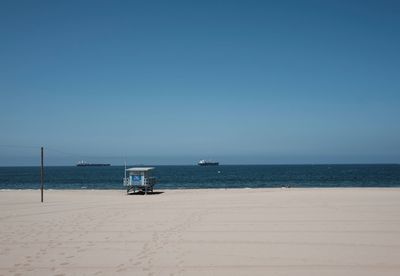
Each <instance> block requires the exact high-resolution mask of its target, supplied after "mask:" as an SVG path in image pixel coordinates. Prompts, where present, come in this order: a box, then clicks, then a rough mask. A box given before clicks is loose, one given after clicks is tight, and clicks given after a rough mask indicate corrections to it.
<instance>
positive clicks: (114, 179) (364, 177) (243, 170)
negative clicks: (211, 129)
mask: <svg viewBox="0 0 400 276" xmlns="http://www.w3.org/2000/svg"><path fill="white" fill-rule="evenodd" d="M153 175H154V176H155V177H157V180H158V183H157V184H156V186H155V189H203V188H267V187H400V165H397V164H393V165H226V166H225V165H223V166H215V167H200V166H155V170H154V173H153ZM123 176H124V167H122V166H110V167H73V166H69V167H55V166H54V167H45V188H46V189H124V187H123V186H122V178H123ZM39 183H40V168H39V167H0V189H38V188H39V187H40V184H39Z"/></svg>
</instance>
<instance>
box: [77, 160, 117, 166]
mask: <svg viewBox="0 0 400 276" xmlns="http://www.w3.org/2000/svg"><path fill="white" fill-rule="evenodd" d="M76 166H77V167H108V166H111V165H110V164H104V163H88V162H85V161H83V160H82V161H79V162H78V164H76Z"/></svg>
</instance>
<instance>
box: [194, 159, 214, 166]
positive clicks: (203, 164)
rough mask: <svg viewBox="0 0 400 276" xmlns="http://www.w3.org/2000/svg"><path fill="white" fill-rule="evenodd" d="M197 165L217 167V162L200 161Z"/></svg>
mask: <svg viewBox="0 0 400 276" xmlns="http://www.w3.org/2000/svg"><path fill="white" fill-rule="evenodd" d="M197 165H199V166H218V165H219V162H214V161H207V160H200V161H199V163H197Z"/></svg>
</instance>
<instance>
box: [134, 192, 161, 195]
mask: <svg viewBox="0 0 400 276" xmlns="http://www.w3.org/2000/svg"><path fill="white" fill-rule="evenodd" d="M163 193H164V192H147V195H160V194H163ZM128 195H145V193H144V192H135V193H132V192H130V193H129V194H128Z"/></svg>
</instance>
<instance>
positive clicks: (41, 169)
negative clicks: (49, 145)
mask: <svg viewBox="0 0 400 276" xmlns="http://www.w3.org/2000/svg"><path fill="white" fill-rule="evenodd" d="M40 157H41V158H40V165H41V166H40V199H41V202H43V178H44V170H43V147H41V148H40Z"/></svg>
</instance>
